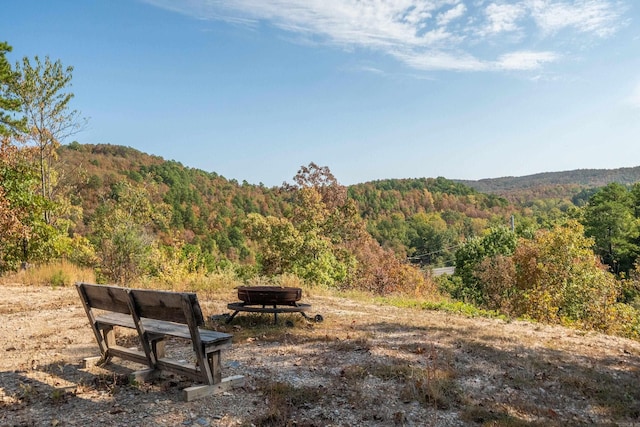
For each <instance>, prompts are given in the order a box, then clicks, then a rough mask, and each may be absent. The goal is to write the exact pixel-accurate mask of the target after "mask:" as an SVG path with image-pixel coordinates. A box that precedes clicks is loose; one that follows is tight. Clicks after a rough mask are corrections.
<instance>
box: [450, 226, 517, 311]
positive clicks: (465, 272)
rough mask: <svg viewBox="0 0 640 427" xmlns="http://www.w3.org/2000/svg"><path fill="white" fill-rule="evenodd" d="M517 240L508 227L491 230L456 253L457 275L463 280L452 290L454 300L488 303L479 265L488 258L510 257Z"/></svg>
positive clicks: (470, 241) (469, 241)
mask: <svg viewBox="0 0 640 427" xmlns="http://www.w3.org/2000/svg"><path fill="white" fill-rule="evenodd" d="M516 244H517V238H516V235H515V233H514V232H512V231H511V230H509V229H508V228H506V227H494V228H491V229H490V230H489V231H488V233H487V234H486V235H484V236H482V237H474V238H472V239H470V240H468V241H467V242H466V243H465V244H464V245H462V246H461V247H460V248H459V249H458V250H457V251H456V273H455V274H456V275H457V276H460V277H461V278H462V286H461V287H460V288H456V289H453V290H452V296H453V297H454V298H458V299H462V300H470V301H473V302H475V303H477V304H480V305H483V304H485V303H486V290H485V289H484V283H483V282H482V281H481V280H479V279H478V277H477V276H476V269H477V268H478V265H479V264H480V263H481V262H482V261H483V260H484V259H486V258H491V257H495V256H497V255H505V256H509V255H511V254H513V251H514V250H515V248H516Z"/></svg>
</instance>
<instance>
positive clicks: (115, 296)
mask: <svg viewBox="0 0 640 427" xmlns="http://www.w3.org/2000/svg"><path fill="white" fill-rule="evenodd" d="M79 286H80V288H81V289H82V292H83V294H84V296H85V298H86V303H87V304H88V306H89V307H91V308H97V309H99V310H108V311H115V312H116V313H124V314H130V313H131V311H130V310H129V303H128V301H129V296H128V295H127V289H126V288H119V287H116V286H104V285H94V284H91V283H81V284H80V285H79Z"/></svg>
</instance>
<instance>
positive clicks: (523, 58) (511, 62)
mask: <svg viewBox="0 0 640 427" xmlns="http://www.w3.org/2000/svg"><path fill="white" fill-rule="evenodd" d="M557 59H558V55H557V54H556V53H554V52H531V51H522V52H511V53H507V54H505V55H502V56H501V57H500V58H499V59H498V61H497V62H496V63H495V65H496V67H497V68H498V69H500V70H535V69H538V68H540V67H541V66H542V65H544V64H545V63H547V62H554V61H556V60H557Z"/></svg>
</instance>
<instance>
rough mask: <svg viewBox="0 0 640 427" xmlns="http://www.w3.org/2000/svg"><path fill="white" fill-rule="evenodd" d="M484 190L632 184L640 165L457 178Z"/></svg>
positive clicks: (506, 191)
mask: <svg viewBox="0 0 640 427" xmlns="http://www.w3.org/2000/svg"><path fill="white" fill-rule="evenodd" d="M454 181H455V182H459V183H461V184H464V185H466V186H469V187H471V188H474V189H476V190H478V191H480V192H483V193H495V194H502V195H507V194H512V193H515V192H518V191H522V190H531V189H534V188H545V187H554V186H555V187H565V188H581V189H583V188H598V187H604V186H605V185H607V184H610V183H612V182H617V183H619V184H624V185H629V184H634V183H636V182H638V181H640V166H636V167H632V168H617V169H576V170H571V171H563V172H544V173H537V174H533V175H525V176H518V177H516V176H507V177H501V178H486V179H480V180H475V181H473V180H461V179H454Z"/></svg>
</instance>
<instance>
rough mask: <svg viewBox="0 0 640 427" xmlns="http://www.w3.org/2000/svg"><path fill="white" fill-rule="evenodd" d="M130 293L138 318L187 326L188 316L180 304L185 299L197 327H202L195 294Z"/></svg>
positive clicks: (144, 290)
mask: <svg viewBox="0 0 640 427" xmlns="http://www.w3.org/2000/svg"><path fill="white" fill-rule="evenodd" d="M130 292H131V295H132V296H133V301H134V304H135V309H136V312H137V313H138V315H139V316H140V317H146V318H149V319H156V320H167V321H169V322H177V323H183V324H188V321H187V316H188V315H190V314H189V313H186V312H185V305H184V304H183V302H182V301H183V300H184V299H185V298H186V299H187V300H188V302H189V304H188V306H190V307H191V309H192V310H193V315H194V316H195V320H196V323H197V326H202V325H204V317H203V315H202V309H201V308H200V304H199V303H198V297H197V296H196V294H195V293H191V292H183V293H177V292H168V291H155V290H147V289H131V290H130Z"/></svg>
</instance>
